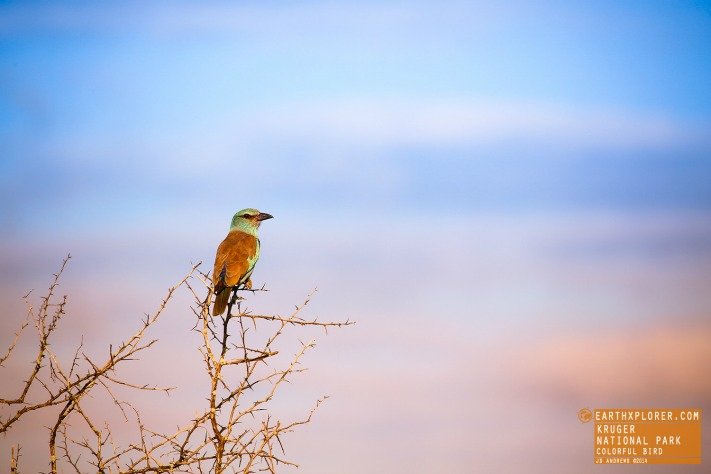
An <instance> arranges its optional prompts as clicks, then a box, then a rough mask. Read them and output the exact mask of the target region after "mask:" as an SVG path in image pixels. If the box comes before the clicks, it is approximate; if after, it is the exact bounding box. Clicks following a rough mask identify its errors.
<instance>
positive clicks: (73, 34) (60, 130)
mask: <svg viewBox="0 0 711 474" xmlns="http://www.w3.org/2000/svg"><path fill="white" fill-rule="evenodd" d="M2 12H3V14H2V20H1V21H2V25H3V28H2V31H3V33H2V43H3V44H2V46H3V47H2V53H1V54H2V69H1V73H0V78H1V79H2V83H3V88H2V91H3V92H2V95H1V96H0V101H2V102H1V103H2V104H3V106H2V108H0V110H2V112H0V137H1V139H2V142H3V148H4V149H5V150H7V152H8V153H7V155H6V158H5V159H4V160H3V161H4V164H3V170H4V172H3V175H4V178H3V181H4V182H5V183H7V186H9V187H10V188H11V189H12V188H13V187H14V186H20V187H25V185H26V184H25V183H29V182H31V181H35V182H37V183H38V184H40V186H39V188H40V189H39V192H40V193H42V192H45V191H46V192H48V193H51V194H54V195H55V196H56V195H57V194H59V195H61V196H63V198H62V199H61V201H65V202H67V204H68V205H69V206H70V209H73V210H76V212H81V210H82V208H85V207H88V209H87V210H91V204H90V203H89V202H87V200H86V196H87V195H88V196H92V198H93V200H95V202H97V204H99V205H101V206H102V207H105V206H109V207H110V208H121V209H116V212H117V213H118V214H117V215H116V216H115V218H116V219H121V217H120V215H119V214H121V213H122V211H123V212H127V213H129V214H130V213H133V212H134V211H138V210H137V209H136V208H137V207H144V208H145V206H146V205H147V204H149V203H155V205H156V206H159V208H160V206H161V204H160V203H161V201H162V200H163V198H164V197H165V196H168V195H171V194H179V196H176V195H172V196H171V197H170V199H181V198H182V199H185V198H195V196H194V195H193V194H192V191H190V190H186V188H190V186H185V185H186V184H187V183H189V182H190V181H191V180H192V179H206V180H209V181H210V182H211V183H213V186H214V187H215V188H217V189H216V190H215V192H216V193H217V194H213V196H215V197H216V198H217V200H218V201H226V200H227V199H228V196H229V194H228V193H226V192H225V191H224V190H226V189H228V188H229V187H230V183H231V182H233V181H235V180H236V181H242V182H241V183H240V184H246V183H244V182H243V181H244V179H243V178H241V176H244V175H245V174H246V175H247V176H249V177H250V178H249V179H248V181H251V182H250V183H249V184H247V185H246V187H247V190H248V193H249V194H251V195H255V193H257V195H258V200H260V201H263V200H264V199H267V200H268V199H269V196H275V195H276V193H278V194H281V196H279V197H277V199H279V200H282V201H283V200H286V199H288V200H289V201H290V202H292V203H293V205H294V206H297V207H303V209H302V212H307V211H308V210H311V209H314V208H318V207H320V206H322V205H323V200H320V197H321V196H323V194H324V193H326V194H328V195H330V196H332V198H333V199H331V200H329V201H330V202H331V203H335V204H336V205H337V206H348V207H349V208H351V209H354V208H355V209H358V208H360V207H371V206H373V205H379V204H380V203H383V202H384V201H385V202H387V204H386V205H388V206H394V208H395V209H400V208H418V207H420V206H428V205H431V207H433V208H448V207H452V208H454V209H456V210H458V211H461V210H468V209H477V208H485V209H491V208H493V209H503V210H506V209H511V208H514V209H516V208H535V209H540V208H543V209H547V208H550V209H557V208H561V207H562V208H571V207H572V208H588V207H604V208H618V207H619V208H627V207H650V206H651V207H667V208H704V209H706V208H708V205H709V197H710V196H709V191H708V186H706V185H705V182H706V179H705V178H706V177H707V176H709V171H710V166H709V160H708V156H709V150H711V145H710V139H709V138H708V136H709V134H708V130H709V120H711V89H710V88H709V87H708V86H707V84H708V83H709V82H710V81H711V55H710V54H709V49H710V48H709V46H708V45H709V44H711V34H710V31H711V27H710V26H709V25H710V22H711V20H710V18H709V8H708V6H707V5H705V4H703V3H699V2H675V3H673V4H670V3H668V2H656V3H650V2H626V3H624V4H620V3H618V2H602V3H600V2H596V3H595V4H588V3H584V2H580V3H578V2H572V3H571V2H540V3H531V2H513V3H506V4H501V5H498V6H491V5H487V4H485V3H471V2H461V3H460V2H445V3H444V4H439V3H438V4H430V3H427V2H414V3H413V2H410V3H402V2H385V3H381V2H364V3H357V4H355V3H353V4H349V3H339V2H335V3H334V2H326V3H321V2H297V3H295V4H291V5H289V6H280V5H278V4H274V3H271V4H263V3H242V4H239V5H236V4H233V3H229V2H226V3H209V4H207V5H204V6H200V7H198V6H195V5H191V4H189V3H173V4H171V3H161V2H158V3H155V2H149V3H147V4H146V3H141V4H140V6H139V4H134V3H129V4H104V5H101V6H99V5H92V4H82V3H72V2H69V3H58V4H53V5H51V6H48V5H43V4H41V3H26V2H21V3H17V4H14V3H8V4H4V5H3V6H2ZM360 103H365V104H366V106H364V107H361V108H360V109H358V104H360ZM353 107H356V109H357V110H356V111H355V112H354V111H353V110H354V109H353ZM314 109H316V112H315V115H316V116H315V117H314V116H313V115H312V111H313V110H314ZM451 109H462V110H461V111H460V112H459V115H454V118H451V117H452V111H451ZM354 113H359V114H361V117H359V118H355V119H354V120H356V121H357V123H358V124H359V125H360V126H361V127H360V128H359V127H352V126H351V127H350V128H349V126H350V125H352V124H351V123H349V122H348V121H347V120H345V119H344V118H343V115H345V114H354ZM492 113H493V114H500V116H499V117H496V118H495V120H496V121H497V122H496V125H494V128H496V136H495V137H494V138H487V137H486V134H487V133H488V132H490V131H489V130H487V129H486V128H485V127H486V125H487V121H488V117H489V115H491V114H492ZM454 114H457V111H456V110H455V111H454ZM284 115H286V116H287V118H286V119H285V118H284ZM472 115H473V116H474V118H472ZM284 120H286V121H287V123H284V122H283V121H284ZM255 121H256V122H257V123H256V124H255V123H254V122H255ZM403 122H405V123H404V124H403ZM561 125H562V127H561ZM568 125H570V128H571V129H572V130H571V129H568ZM379 129H380V130H389V131H390V133H389V134H386V135H379V134H378V133H376V132H377V131H378V130H379ZM447 129H450V130H453V131H451V132H450V133H449V134H448V133H447ZM480 129H483V132H480V133H478V135H479V138H482V139H481V140H476V139H474V140H470V139H468V134H470V133H471V132H476V131H477V130H480ZM344 130H345V132H344ZM571 133H572V134H574V135H572V136H571V135H570V134H571ZM428 135H432V137H430V138H431V139H430V140H427V137H428ZM588 135H589V136H590V137H591V138H586V137H587V136H588ZM417 137H423V139H424V143H422V142H421V141H420V140H418V139H417ZM660 145H662V146H660ZM365 155H367V158H366V157H365ZM331 157H333V160H334V161H333V162H334V163H336V164H335V165H334V164H327V165H324V162H326V161H329V160H331ZM202 163H205V165H204V166H203V165H202ZM344 163H350V165H349V166H346V165H344ZM291 166H293V167H294V169H293V170H292V171H293V172H295V173H298V170H303V171H305V172H306V173H305V174H308V176H300V178H301V179H299V180H291V179H289V176H292V175H291V174H290V173H284V175H283V176H281V177H279V178H278V179H275V178H273V176H274V175H272V179H269V178H266V179H265V182H264V184H265V185H266V186H264V187H266V188H268V189H264V187H262V186H259V180H260V178H261V177H262V176H263V174H268V173H263V172H262V171H260V169H264V168H269V167H278V168H280V169H284V168H286V169H289V167H291ZM228 167H233V168H234V174H233V173H229V172H227V173H225V172H223V170H225V169H226V168H228ZM245 167H247V170H246V172H245V170H244V168H245ZM371 167H372V169H371ZM381 167H382V168H381ZM324 168H325V169H324ZM377 169H382V170H384V171H385V172H386V173H390V174H395V175H397V179H396V181H397V183H386V184H382V186H386V187H387V186H393V187H396V188H397V189H393V190H391V191H390V192H389V193H387V192H385V191H383V190H376V192H375V196H374V199H368V197H367V196H366V195H373V190H372V189H370V187H369V186H368V185H367V184H363V181H367V179H368V178H366V177H370V176H373V175H374V174H377ZM218 170H219V171H218ZM238 170H239V173H238V172H237V171H238ZM338 170H340V171H341V172H342V173H345V174H349V175H350V174H352V173H355V174H356V175H357V174H362V175H364V176H361V179H360V180H358V179H356V180H354V182H349V180H348V178H344V180H345V181H346V183H345V186H343V183H339V184H337V185H336V186H332V185H331V182H332V181H333V179H332V178H333V173H337V172H338ZM358 170H360V171H358ZM238 175H239V176H240V177H238ZM57 178H59V179H57ZM67 181H71V184H68V183H67ZM253 181H256V182H253ZM108 183H119V184H120V185H119V186H116V187H115V189H114V191H115V193H113V195H114V196H115V198H116V200H115V202H105V201H106V200H108V201H111V197H110V196H106V194H105V193H103V192H102V189H104V188H105V186H106V185H107V184H108ZM302 183H303V184H302ZM77 187H79V188H80V189H83V190H84V191H83V192H80V191H77ZM334 187H335V188H337V189H334ZM68 188H71V189H72V190H74V191H69V189H68ZM275 188H276V189H277V190H275ZM178 189H180V191H179V192H177V193H176V190H178ZM275 191H276V192H275ZM11 194H16V193H15V192H14V191H13V192H11ZM33 194H34V193H33ZM71 195H74V196H76V197H74V198H73V197H71ZM43 198H44V197H41V198H39V199H40V201H41V200H43ZM5 201H6V204H5V206H6V207H7V206H10V207H14V205H12V204H8V203H7V202H8V200H5ZM9 201H10V202H12V199H9ZM33 201H34V199H32V198H31V199H30V200H29V202H26V204H23V203H18V204H17V206H18V208H20V209H21V208H22V206H23V205H29V206H33ZM102 201H104V202H102ZM139 203H141V204H139ZM36 205H37V203H36V202H35V203H34V206H33V207H29V208H28V211H30V212H31V213H32V214H33V215H34V214H36V213H38V212H39V213H41V212H42V210H41V209H37V207H35V206H36ZM228 207H230V208H231V206H228ZM45 209H46V207H45ZM157 210H158V209H156V208H152V209H150V210H148V212H155V211H157ZM17 212H19V213H20V214H22V211H21V210H18V211H17ZM94 214H96V213H94ZM11 223H12V221H11Z"/></svg>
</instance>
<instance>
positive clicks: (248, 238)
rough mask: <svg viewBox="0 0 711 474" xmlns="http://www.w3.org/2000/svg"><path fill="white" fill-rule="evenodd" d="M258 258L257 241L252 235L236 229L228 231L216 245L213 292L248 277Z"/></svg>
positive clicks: (237, 283) (235, 284)
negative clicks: (217, 245)
mask: <svg viewBox="0 0 711 474" xmlns="http://www.w3.org/2000/svg"><path fill="white" fill-rule="evenodd" d="M257 258H259V241H258V240H257V238H256V237H254V236H253V235H250V234H247V233H245V232H241V231H238V230H233V231H230V233H229V234H227V237H226V238H225V240H223V241H222V243H221V244H220V246H219V247H217V255H216V256H215V268H214V270H213V272H212V283H213V285H214V287H215V292H216V293H217V292H219V291H221V290H222V289H223V288H224V287H231V286H237V285H239V284H240V283H244V281H246V280H247V278H248V277H249V274H250V273H251V271H252V269H253V268H254V264H255V263H256V262H257Z"/></svg>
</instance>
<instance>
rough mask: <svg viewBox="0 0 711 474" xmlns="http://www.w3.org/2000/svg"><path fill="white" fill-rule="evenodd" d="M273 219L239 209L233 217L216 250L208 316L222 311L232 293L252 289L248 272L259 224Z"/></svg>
mask: <svg viewBox="0 0 711 474" xmlns="http://www.w3.org/2000/svg"><path fill="white" fill-rule="evenodd" d="M273 217H274V216H272V215H271V214H267V213H266V212H260V211H258V210H257V209H253V208H247V209H242V210H241V211H239V212H238V213H236V214H235V215H234V217H233V218H232V223H231V224H230V231H229V232H228V233H227V237H225V240H223V241H222V243H221V244H220V246H219V247H217V254H216V255H215V268H214V270H213V272H212V286H213V291H214V293H215V303H214V305H213V306H212V315H213V316H218V315H220V314H222V313H223V312H224V311H225V308H227V303H228V301H229V299H230V294H232V291H233V290H235V289H239V288H245V287H246V288H251V287H252V280H251V277H252V271H254V265H255V264H256V263H257V260H259V247H260V242H259V237H258V236H257V229H259V225H260V224H261V223H262V221H265V220H267V219H272V218H273Z"/></svg>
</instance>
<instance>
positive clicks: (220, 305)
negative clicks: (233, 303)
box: [212, 288, 231, 316]
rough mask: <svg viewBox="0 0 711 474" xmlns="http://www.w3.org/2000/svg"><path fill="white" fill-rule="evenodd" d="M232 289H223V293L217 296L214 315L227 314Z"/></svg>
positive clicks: (213, 306)
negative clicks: (226, 309)
mask: <svg viewBox="0 0 711 474" xmlns="http://www.w3.org/2000/svg"><path fill="white" fill-rule="evenodd" d="M230 290H231V288H223V289H222V291H220V292H219V293H217V296H215V304H213V305H212V315H213V316H219V315H220V314H222V313H224V312H225V308H227V302H228V301H229V299H230V293H231V291H230Z"/></svg>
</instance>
